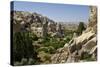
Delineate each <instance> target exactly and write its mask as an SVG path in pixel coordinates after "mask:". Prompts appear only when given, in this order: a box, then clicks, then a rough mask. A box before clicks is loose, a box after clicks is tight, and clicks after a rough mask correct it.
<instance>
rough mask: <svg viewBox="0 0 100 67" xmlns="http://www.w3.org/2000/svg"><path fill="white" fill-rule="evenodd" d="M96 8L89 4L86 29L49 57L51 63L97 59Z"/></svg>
mask: <svg viewBox="0 0 100 67" xmlns="http://www.w3.org/2000/svg"><path fill="white" fill-rule="evenodd" d="M96 32H97V8H96V7H94V6H90V18H89V24H88V27H87V29H86V30H85V31H84V32H83V33H82V34H81V35H80V36H78V37H74V38H73V39H72V40H71V41H70V42H69V43H66V44H65V46H64V47H63V48H59V49H58V50H57V52H56V53H55V54H54V55H53V56H52V57H51V62H52V63H67V62H70V63H71V62H84V61H96V60H97V33H96Z"/></svg>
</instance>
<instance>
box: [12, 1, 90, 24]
mask: <svg viewBox="0 0 100 67" xmlns="http://www.w3.org/2000/svg"><path fill="white" fill-rule="evenodd" d="M13 4H14V6H13V7H14V9H13V10H16V11H28V12H36V13H39V14H42V15H43V16H47V17H48V18H50V19H52V20H54V21H56V22H73V23H77V22H78V23H79V22H85V23H87V22H88V18H89V6H86V5H71V4H54V3H40V2H25V1H14V2H13Z"/></svg>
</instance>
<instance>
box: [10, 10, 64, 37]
mask: <svg viewBox="0 0 100 67" xmlns="http://www.w3.org/2000/svg"><path fill="white" fill-rule="evenodd" d="M11 21H12V24H13V32H25V31H31V32H33V33H34V34H36V35H37V36H39V37H42V36H46V34H47V33H48V34H52V33H58V32H59V33H62V26H61V25H60V24H58V23H56V22H55V21H53V20H51V19H49V18H47V17H45V16H42V15H41V14H37V13H30V12H24V11H12V12H11ZM58 30H59V31H58Z"/></svg>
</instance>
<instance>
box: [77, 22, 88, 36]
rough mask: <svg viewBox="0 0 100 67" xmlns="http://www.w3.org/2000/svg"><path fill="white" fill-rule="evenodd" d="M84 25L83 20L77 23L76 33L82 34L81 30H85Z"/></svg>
mask: <svg viewBox="0 0 100 67" xmlns="http://www.w3.org/2000/svg"><path fill="white" fill-rule="evenodd" d="M85 29H86V28H85V26H84V23H83V22H80V23H79V26H78V29H77V33H78V35H80V34H82V31H83V30H85Z"/></svg>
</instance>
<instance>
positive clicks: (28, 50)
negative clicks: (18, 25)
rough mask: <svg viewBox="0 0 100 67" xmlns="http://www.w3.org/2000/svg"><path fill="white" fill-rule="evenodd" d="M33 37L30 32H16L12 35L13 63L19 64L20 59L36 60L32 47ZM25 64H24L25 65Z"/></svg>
mask: <svg viewBox="0 0 100 67" xmlns="http://www.w3.org/2000/svg"><path fill="white" fill-rule="evenodd" d="M33 38H34V36H32V35H31V33H30V32H16V33H14V35H13V53H12V54H13V62H16V61H18V62H21V59H22V58H26V59H28V58H33V59H34V60H37V53H36V50H34V49H35V47H34V46H33V45H32V43H33ZM25 64H26V63H25Z"/></svg>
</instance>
